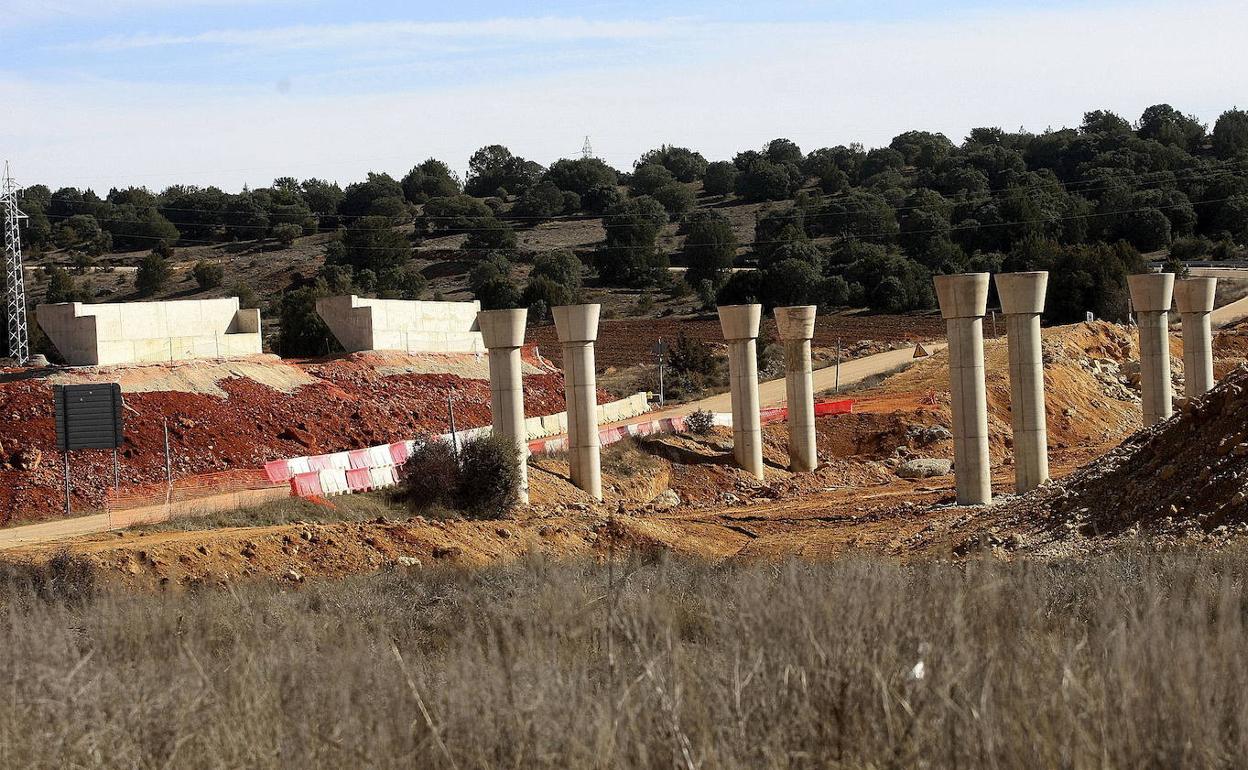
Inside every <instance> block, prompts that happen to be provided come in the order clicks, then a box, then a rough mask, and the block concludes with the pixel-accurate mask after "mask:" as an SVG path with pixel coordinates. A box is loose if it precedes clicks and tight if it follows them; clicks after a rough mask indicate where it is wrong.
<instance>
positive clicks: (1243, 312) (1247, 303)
mask: <svg viewBox="0 0 1248 770" xmlns="http://www.w3.org/2000/svg"><path fill="white" fill-rule="evenodd" d="M1191 274H1192V275H1193V276H1199V277H1202V278H1237V279H1239V280H1242V281H1248V269H1245V268H1237V267H1193V268H1191ZM1245 318H1248V297H1244V298H1242V299H1237V300H1235V301H1234V302H1232V303H1231V304H1229V305H1223V306H1222V307H1220V308H1217V309H1216V310H1214V311H1213V312H1212V313H1210V314H1209V322H1210V324H1212V325H1213V328H1215V329H1220V328H1221V327H1223V326H1230V325H1231V324H1233V323H1235V322H1237V321H1242V320H1243V319H1245Z"/></svg>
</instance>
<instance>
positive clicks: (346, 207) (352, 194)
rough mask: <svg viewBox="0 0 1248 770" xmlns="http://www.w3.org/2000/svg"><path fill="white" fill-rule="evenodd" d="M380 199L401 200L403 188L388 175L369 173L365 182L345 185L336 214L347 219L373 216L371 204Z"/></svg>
mask: <svg viewBox="0 0 1248 770" xmlns="http://www.w3.org/2000/svg"><path fill="white" fill-rule="evenodd" d="M382 198H397V199H399V200H400V201H401V200H403V186H402V185H401V184H399V183H398V182H396V181H395V180H394V178H393V177H392V176H390V175H389V174H378V173H375V172H373V171H370V172H368V179H367V181H364V182H356V183H355V184H350V185H347V189H346V190H344V191H343V194H342V201H341V202H340V203H339V204H338V213H339V214H341V215H343V216H344V217H347V218H348V219H354V218H357V217H364V216H370V215H375V214H374V209H373V204H374V203H375V202H376V201H378V200H380V199H382Z"/></svg>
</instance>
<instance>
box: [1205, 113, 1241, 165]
mask: <svg viewBox="0 0 1248 770" xmlns="http://www.w3.org/2000/svg"><path fill="white" fill-rule="evenodd" d="M1213 152H1214V154H1216V155H1217V156H1218V157H1219V158H1223V159H1225V160H1232V159H1234V158H1241V157H1243V156H1245V155H1248V112H1245V111H1243V110H1240V109H1231V110H1227V111H1226V112H1224V113H1222V114H1221V115H1220V116H1218V122H1216V123H1214V124H1213Z"/></svg>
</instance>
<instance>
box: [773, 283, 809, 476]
mask: <svg viewBox="0 0 1248 770" xmlns="http://www.w3.org/2000/svg"><path fill="white" fill-rule="evenodd" d="M815 312H816V308H815V306H814V305H800V306H797V307H778V308H776V310H775V315H776V327H777V328H778V329H779V330H780V339H781V340H783V341H784V394H785V404H786V405H787V406H788V408H789V467H790V468H791V469H792V470H794V471H798V472H801V471H813V470H814V469H815V466H816V465H818V464H819V458H818V455H817V454H816V452H815V387H814V382H813V381H812V378H811V373H810V368H811V367H810V340H811V338H812V337H814V336H815Z"/></svg>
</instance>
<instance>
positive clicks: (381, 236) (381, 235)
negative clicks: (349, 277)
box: [342, 217, 412, 275]
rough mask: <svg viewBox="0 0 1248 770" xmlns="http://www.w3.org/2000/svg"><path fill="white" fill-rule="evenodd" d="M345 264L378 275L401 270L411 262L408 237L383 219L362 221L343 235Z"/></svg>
mask: <svg viewBox="0 0 1248 770" xmlns="http://www.w3.org/2000/svg"><path fill="white" fill-rule="evenodd" d="M342 244H343V246H344V247H345V249H344V253H343V259H344V261H345V264H347V265H350V266H351V267H352V268H353V269H355V270H363V269H368V270H372V271H373V272H374V273H376V274H377V275H381V274H382V273H384V272H385V271H387V270H390V269H396V268H402V267H404V266H406V265H407V263H408V261H409V260H411V258H412V245H411V243H409V242H408V240H407V236H405V235H403V233H401V232H399V231H397V230H394V229H392V228H391V227H390V220H388V219H386V218H385V217H361V218H359V219H357V220H356V221H355V222H353V223H352V224H351V225H350V226H348V227H347V229H346V231H345V232H344V233H343V234H342Z"/></svg>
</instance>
